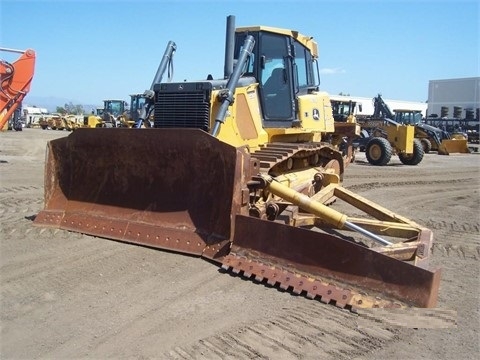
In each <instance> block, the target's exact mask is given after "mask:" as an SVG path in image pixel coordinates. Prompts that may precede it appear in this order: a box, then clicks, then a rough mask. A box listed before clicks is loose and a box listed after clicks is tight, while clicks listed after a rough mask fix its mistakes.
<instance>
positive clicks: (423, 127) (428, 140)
mask: <svg viewBox="0 0 480 360" xmlns="http://www.w3.org/2000/svg"><path fill="white" fill-rule="evenodd" d="M395 121H396V122H398V123H400V124H406V125H412V126H414V127H415V138H416V139H419V140H420V143H421V144H422V147H423V151H424V152H425V153H428V152H430V151H436V152H437V153H438V154H439V155H449V154H453V153H464V154H468V153H470V149H469V148H468V137H467V136H466V135H463V134H459V133H457V134H450V133H448V132H447V131H444V130H442V129H439V128H437V127H435V126H432V125H428V124H425V123H423V122H422V114H421V113H419V112H418V111H415V110H409V109H396V110H395Z"/></svg>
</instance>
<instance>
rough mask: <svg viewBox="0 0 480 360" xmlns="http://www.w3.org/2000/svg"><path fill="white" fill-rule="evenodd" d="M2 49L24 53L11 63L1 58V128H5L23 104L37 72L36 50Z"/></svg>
mask: <svg viewBox="0 0 480 360" xmlns="http://www.w3.org/2000/svg"><path fill="white" fill-rule="evenodd" d="M0 51H4V52H13V53H19V54H22V55H21V56H20V57H19V58H18V59H17V60H16V61H14V62H13V63H9V62H8V61H6V60H3V59H0V77H1V83H2V85H1V87H0V129H3V128H4V127H5V125H6V124H7V122H8V119H10V117H11V116H12V115H13V113H14V112H15V110H17V109H18V107H19V106H20V105H21V104H22V101H23V99H24V98H25V96H26V95H27V94H28V92H29V91H30V85H31V83H32V79H33V74H34V72H35V58H36V55H35V51H34V50H32V49H27V50H15V49H8V48H0Z"/></svg>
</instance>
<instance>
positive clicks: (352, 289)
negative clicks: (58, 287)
mask: <svg viewBox="0 0 480 360" xmlns="http://www.w3.org/2000/svg"><path fill="white" fill-rule="evenodd" d="M228 28H230V26H228V24H227V29H228ZM230 35H231V36H232V38H234V41H233V39H231V40H228V39H230ZM229 46H232V48H230V47H229ZM229 49H232V50H233V53H234V54H235V55H234V56H235V59H236V60H237V61H236V62H235V63H236V65H235V66H234V67H233V68H232V69H230V70H231V71H229V68H230V66H227V65H228V61H226V62H227V64H226V66H225V68H226V74H225V78H224V79H217V80H214V79H208V80H201V81H192V82H179V83H163V82H162V83H158V84H155V86H154V92H155V96H154V103H153V107H154V110H153V124H152V127H151V128H143V129H141V128H140V129H130V128H117V129H107V128H101V129H78V130H76V131H74V132H73V133H72V134H70V135H69V136H68V137H65V138H60V139H56V140H53V141H50V142H49V144H48V146H47V158H46V168H45V208H44V209H43V210H42V211H41V212H40V213H39V214H38V216H37V217H36V219H35V221H34V223H35V225H38V226H49V227H55V228H60V229H65V230H69V231H75V232H81V233H86V234H90V235H94V236H97V237H100V238H109V239H115V240H120V241H125V242H129V243H135V244H142V245H147V246H150V247H154V248H159V249H167V250H172V251H176V252H180V253H187V254H192V255H197V256H201V257H203V258H206V259H210V260H212V261H214V262H216V263H218V264H220V265H221V266H222V267H223V268H225V269H227V270H229V271H233V272H235V273H239V274H242V275H243V276H245V277H247V278H251V277H254V278H255V279H257V280H258V281H265V282H268V283H269V284H272V285H275V286H280V287H281V288H284V289H289V290H291V291H293V292H294V293H298V294H301V293H303V294H305V295H306V296H308V297H310V298H317V299H320V300H321V301H323V302H327V303H330V302H331V303H333V304H335V305H336V306H339V307H349V308H352V309H354V308H358V307H402V306H420V307H433V306H435V304H436V299H437V295H438V289H439V279H440V271H439V270H430V269H428V259H429V255H430V252H431V247H432V241H433V237H432V233H431V231H430V230H428V229H426V228H424V227H422V226H420V225H419V224H416V223H415V222H413V221H411V220H408V219H406V218H403V217H402V216H400V215H397V214H394V213H392V212H390V211H388V210H386V209H383V208H381V207H379V206H378V205H376V204H374V203H372V202H370V201H368V200H366V199H364V198H361V197H358V196H356V195H355V194H352V193H351V192H348V191H346V189H343V188H342V187H341V181H342V178H343V176H344V175H345V168H346V166H347V165H348V162H349V160H350V157H349V156H350V155H351V149H350V150H349V146H350V144H351V139H349V137H348V136H346V135H345V134H348V133H349V132H351V131H353V133H355V132H356V126H355V125H356V124H353V126H352V125H351V124H349V125H348V126H349V129H343V131H342V133H340V132H339V131H338V128H337V127H336V124H335V122H334V119H333V115H332V108H331V103H330V99H329V97H328V95H327V94H326V93H324V92H322V91H320V90H319V88H318V84H317V79H316V78H315V76H314V74H315V68H316V69H318V67H315V66H314V65H313V64H314V63H315V61H316V60H317V54H318V49H317V45H316V43H315V42H314V41H313V40H312V38H311V37H307V36H303V35H300V34H299V33H298V32H296V31H290V30H282V29H276V28H269V27H263V26H260V27H248V28H238V29H237V30H236V31H235V34H231V32H229V31H227V49H226V54H228V53H229V51H228V50H229ZM287 55H288V56H287ZM226 58H227V57H226ZM227 60H228V58H227ZM231 60H233V59H231ZM233 63H234V61H232V64H233ZM300 63H302V64H305V68H304V69H303V72H302V67H301V66H299V64H300ZM276 70H277V71H276ZM276 75H280V76H279V77H276V78H275V76H276ZM273 79H275V81H276V82H275V83H274V82H273V81H274V80H273ZM407 135H408V134H407ZM340 138H341V139H342V140H343V141H338V139H340ZM399 141H401V139H399ZM92 159H93V160H92ZM340 199H341V200H343V201H346V202H348V203H350V204H351V205H352V206H354V207H357V208H358V209H360V210H362V211H364V212H365V214H366V216H365V217H363V218H361V219H356V218H353V217H349V216H348V215H347V214H342V213H339V212H338V211H336V210H334V209H332V208H330V207H328V206H327V205H331V204H332V203H333V202H334V201H335V200H340ZM313 226H315V227H316V228H317V229H316V230H315V231H314V230H310V228H311V227H313ZM332 229H336V230H335V235H333V234H334V232H332ZM351 231H354V232H356V233H357V234H360V237H361V238H362V239H363V240H359V241H360V242H364V243H363V244H360V243H357V242H354V241H351V238H350V233H349V232H351ZM344 232H347V233H348V235H347V234H345V233H344ZM383 236H385V237H387V238H385V239H383V238H382V237H383ZM366 239H370V240H373V243H372V242H370V240H366ZM99 241H101V240H99ZM374 243H376V244H377V245H374ZM378 244H380V245H378Z"/></svg>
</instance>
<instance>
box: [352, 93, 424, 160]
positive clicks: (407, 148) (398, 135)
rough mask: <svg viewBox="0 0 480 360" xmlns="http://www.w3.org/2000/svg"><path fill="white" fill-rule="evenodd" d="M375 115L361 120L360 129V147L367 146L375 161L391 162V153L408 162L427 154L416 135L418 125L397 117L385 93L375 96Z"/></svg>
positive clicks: (370, 156)
mask: <svg viewBox="0 0 480 360" xmlns="http://www.w3.org/2000/svg"><path fill="white" fill-rule="evenodd" d="M372 101H373V105H374V112H373V115H372V116H370V117H367V118H364V119H361V120H358V122H359V123H360V126H361V128H362V130H361V138H360V141H359V142H360V147H361V148H362V149H364V150H365V155H366V157H367V160H368V162H369V163H370V164H372V165H379V166H383V165H386V164H388V163H389V162H390V160H391V158H392V155H394V154H398V158H399V159H400V161H401V162H402V163H403V164H405V165H417V164H419V163H420V162H421V161H422V159H423V155H424V151H423V147H422V144H421V143H420V140H418V139H415V134H414V132H415V128H414V127H413V126H411V125H404V124H400V123H398V122H396V121H395V120H394V117H395V115H394V113H393V111H392V110H391V109H390V107H389V106H388V105H387V104H386V103H385V101H383V99H382V96H381V95H380V94H378V96H376V97H374V98H373V100H372Z"/></svg>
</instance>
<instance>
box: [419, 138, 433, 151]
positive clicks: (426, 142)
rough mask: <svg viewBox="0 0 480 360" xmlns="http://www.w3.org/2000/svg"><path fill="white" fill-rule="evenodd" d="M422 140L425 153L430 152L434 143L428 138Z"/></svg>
mask: <svg viewBox="0 0 480 360" xmlns="http://www.w3.org/2000/svg"><path fill="white" fill-rule="evenodd" d="M420 142H421V143H422V147H423V152H424V154H428V153H429V152H430V151H431V150H432V143H431V142H430V140H428V139H427V138H422V139H420Z"/></svg>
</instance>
